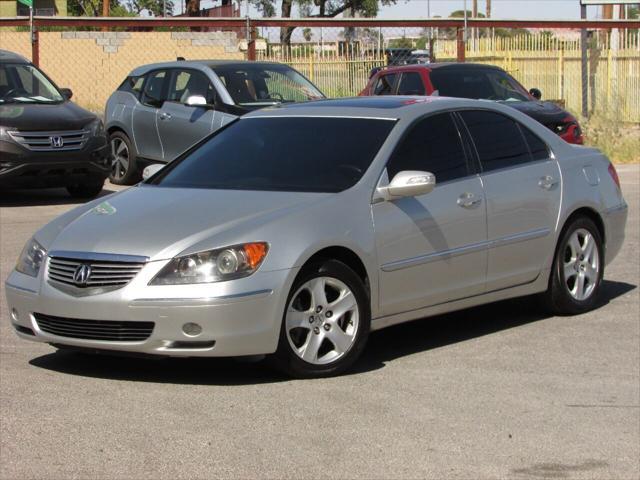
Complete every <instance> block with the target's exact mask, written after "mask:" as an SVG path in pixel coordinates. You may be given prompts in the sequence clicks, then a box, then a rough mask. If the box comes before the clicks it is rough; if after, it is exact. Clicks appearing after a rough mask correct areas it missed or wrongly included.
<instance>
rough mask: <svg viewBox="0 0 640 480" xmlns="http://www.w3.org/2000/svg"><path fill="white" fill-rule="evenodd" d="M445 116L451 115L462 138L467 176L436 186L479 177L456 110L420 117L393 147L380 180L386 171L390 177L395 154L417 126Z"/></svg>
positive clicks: (431, 113)
mask: <svg viewBox="0 0 640 480" xmlns="http://www.w3.org/2000/svg"><path fill="white" fill-rule="evenodd" d="M443 114H449V116H450V117H451V120H452V122H453V125H454V126H455V127H456V130H457V131H458V137H459V138H460V142H461V144H462V150H463V152H464V156H465V164H466V166H467V174H466V175H465V176H464V177H458V178H454V179H451V180H447V181H445V182H438V183H437V184H436V185H446V184H448V183H451V182H458V181H460V180H464V179H467V178H469V177H473V176H475V175H477V174H478V173H479V172H477V171H476V169H475V167H474V166H473V159H470V158H469V152H468V151H467V149H466V148H465V146H464V136H463V134H462V132H461V130H460V126H459V125H458V123H457V122H456V120H455V110H439V111H437V112H430V113H427V114H425V115H422V116H421V117H418V118H416V119H415V120H414V121H413V122H411V124H410V125H409V126H408V127H407V128H406V129H405V131H404V132H403V133H402V136H401V137H400V139H399V140H398V142H397V143H396V144H395V145H394V146H393V150H392V151H391V154H390V155H389V158H387V161H386V162H385V164H384V166H383V167H382V170H381V171H380V174H379V175H378V178H380V177H381V176H382V174H383V173H384V172H385V171H386V172H387V176H388V175H389V173H388V172H389V171H388V166H389V162H391V160H392V159H393V157H394V155H395V153H396V152H397V151H398V149H399V148H400V147H401V146H402V143H403V142H404V141H405V140H406V138H407V137H408V136H409V134H410V133H411V131H412V130H413V129H414V128H415V127H416V125H417V124H418V123H420V122H421V121H423V120H426V119H427V118H429V117H434V116H436V115H443ZM391 180H392V178H390V177H389V181H391ZM436 182H437V179H436Z"/></svg>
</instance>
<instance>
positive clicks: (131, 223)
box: [6, 97, 627, 377]
mask: <svg viewBox="0 0 640 480" xmlns="http://www.w3.org/2000/svg"><path fill="white" fill-rule="evenodd" d="M626 217H627V205H626V203H625V201H624V199H623V196H622V193H621V190H620V184H619V181H618V177H617V174H616V171H615V169H614V167H613V166H612V164H611V163H610V162H609V160H607V158H606V157H605V156H604V155H602V154H601V153H600V152H598V151H597V150H595V149H591V148H586V147H581V146H574V145H570V144H568V143H566V142H564V141H563V140H562V139H560V137H558V136H557V135H555V134H554V133H553V132H551V131H550V130H549V129H547V128H545V127H544V126H542V125H541V124H539V123H538V122H536V121H534V120H532V119H531V118H530V117H528V116H526V115H524V114H522V113H520V112H518V111H517V110H514V109H512V108H509V107H506V106H503V105H500V104H497V103H487V102H481V101H475V100H466V99H447V98H442V97H422V98H421V97H385V98H356V99H344V100H324V101H318V102H312V103H309V104H295V105H289V106H283V107H279V108H276V107H274V108H268V109H264V110H260V111H256V112H253V113H250V114H248V115H246V116H243V117H241V118H240V119H238V120H236V121H234V122H232V123H230V124H229V125H227V126H226V127H224V128H222V129H220V130H218V131H217V132H215V133H214V134H212V135H210V136H209V137H208V138H206V139H205V140H203V141H202V142H201V143H199V144H198V145H196V146H195V147H193V148H192V149H190V150H189V151H187V152H186V153H185V154H183V155H181V156H180V157H179V158H178V159H177V160H176V161H174V162H172V163H170V164H169V165H167V166H166V167H164V168H162V169H160V170H158V171H157V172H156V173H155V174H153V175H151V176H150V177H148V178H147V179H146V180H145V181H143V182H142V183H140V184H138V185H137V186H136V187H133V188H130V189H128V190H125V191H122V192H119V193H116V194H113V195H111V196H109V197H104V198H101V199H99V200H95V201H93V202H92V203H89V204H86V205H82V206H80V207H77V208H76V209H74V210H71V211H69V212H67V213H66V214H64V215H62V216H60V217H58V218H57V219H56V220H54V221H53V222H51V223H50V224H48V225H46V226H45V227H43V228H42V229H40V230H39V231H37V232H36V233H35V235H34V236H33V238H31V239H30V240H29V241H28V242H27V244H26V245H25V247H24V250H23V252H22V253H21V255H20V258H19V259H18V262H17V265H16V267H15V270H14V271H13V272H12V273H11V275H10V276H9V278H8V280H7V282H6V292H7V297H8V305H9V311H10V312H11V313H10V315H11V322H12V324H13V327H14V328H15V331H16V332H17V334H18V336H20V337H21V338H24V339H27V340H34V341H39V342H47V343H50V344H52V345H54V346H55V347H58V348H84V349H92V350H110V351H116V352H117V351H120V352H139V353H146V354H154V355H168V356H243V355H262V354H267V355H269V356H270V357H271V359H272V360H273V362H274V363H275V364H276V365H277V366H279V367H280V368H281V369H282V370H284V371H285V372H287V373H288V374H290V375H293V376H297V377H320V376H327V375H334V374H337V373H339V372H342V371H344V370H345V369H347V368H348V367H349V366H350V365H352V364H353V362H354V361H355V360H356V359H357V358H358V357H359V356H360V355H361V353H362V351H363V349H364V347H365V343H366V341H367V337H368V335H369V332H370V331H372V330H377V329H381V328H384V327H387V326H389V325H394V324H397V323H401V322H406V321H409V320H415V319H420V318H424V317H428V316H432V315H436V314H440V313H443V312H449V311H452V310H458V309H462V308H467V307H472V306H475V305H480V304H484V303H488V302H493V301H497V300H502V299H506V298H511V297H517V296H523V295H530V294H540V296H541V298H542V299H543V301H544V303H545V304H546V305H547V307H548V308H549V309H550V311H551V312H554V313H556V314H578V313H581V312H584V311H587V310H589V309H591V308H594V307H595V306H596V305H597V304H598V303H597V302H598V296H599V294H600V290H601V284H602V279H603V274H604V269H605V265H606V264H607V263H609V262H611V260H613V259H614V258H615V256H616V254H617V253H618V251H619V250H620V247H621V245H622V242H623V238H624V228H625V223H626ZM532 353H533V352H532Z"/></svg>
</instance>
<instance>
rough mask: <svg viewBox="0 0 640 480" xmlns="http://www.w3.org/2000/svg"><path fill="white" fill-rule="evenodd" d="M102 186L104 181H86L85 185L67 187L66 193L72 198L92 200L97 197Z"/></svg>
mask: <svg viewBox="0 0 640 480" xmlns="http://www.w3.org/2000/svg"><path fill="white" fill-rule="evenodd" d="M103 186H104V180H87V182H86V183H80V184H76V185H67V192H69V195H71V196H72V197H74V198H93V197H96V196H98V194H99V193H100V192H101V191H102V187H103Z"/></svg>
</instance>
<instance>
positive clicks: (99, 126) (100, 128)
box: [87, 118, 104, 135]
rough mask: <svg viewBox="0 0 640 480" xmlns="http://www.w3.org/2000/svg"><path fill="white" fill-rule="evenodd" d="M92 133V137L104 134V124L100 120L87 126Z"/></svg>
mask: <svg viewBox="0 0 640 480" xmlns="http://www.w3.org/2000/svg"><path fill="white" fill-rule="evenodd" d="M87 127H88V128H89V130H90V131H91V135H102V134H103V133H104V123H102V120H100V119H99V118H96V119H95V120H94V121H93V122H91V123H90V124H88V125H87Z"/></svg>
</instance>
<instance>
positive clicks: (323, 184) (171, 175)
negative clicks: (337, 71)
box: [147, 117, 395, 192]
mask: <svg viewBox="0 0 640 480" xmlns="http://www.w3.org/2000/svg"><path fill="white" fill-rule="evenodd" d="M394 125H395V121H394V120H381V119H368V118H342V117H340V118H336V117H270V118H268V117H256V118H251V117H249V118H242V119H240V120H238V121H236V122H235V123H233V124H231V125H230V126H229V127H227V128H225V129H223V130H220V131H219V132H218V133H216V134H214V136H213V137H211V138H209V140H207V141H206V142H205V143H203V144H202V145H200V147H198V148H196V149H195V150H193V151H192V152H190V153H188V154H187V155H186V156H185V157H183V158H182V159H178V160H177V161H175V162H173V163H171V164H169V166H168V167H166V168H165V169H163V170H162V171H161V172H160V173H159V174H158V175H156V176H155V177H152V178H151V179H149V181H148V182H147V183H149V184H153V185H160V186H163V187H178V188H209V189H228V190H272V191H291V192H340V191H342V190H346V189H347V188H350V187H352V186H353V185H355V184H356V182H358V180H360V178H361V177H362V175H363V174H364V172H365V171H366V170H367V169H368V168H369V165H370V164H371V162H372V161H373V159H374V157H375V156H376V154H377V152H378V150H379V149H380V147H381V146H382V144H383V143H384V141H385V139H386V138H387V136H388V135H389V132H390V131H391V129H392V128H393V126H394Z"/></svg>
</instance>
